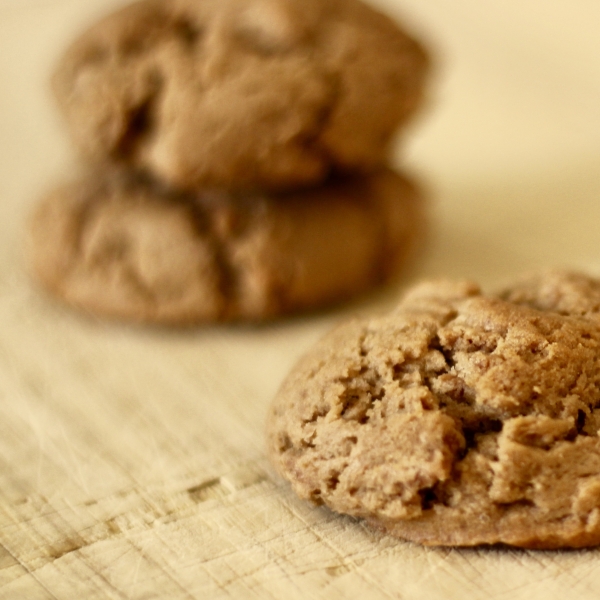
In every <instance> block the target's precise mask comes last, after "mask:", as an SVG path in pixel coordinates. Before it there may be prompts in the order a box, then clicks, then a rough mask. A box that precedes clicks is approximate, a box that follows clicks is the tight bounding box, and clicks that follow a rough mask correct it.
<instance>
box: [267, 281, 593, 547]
mask: <svg viewBox="0 0 600 600" xmlns="http://www.w3.org/2000/svg"><path fill="white" fill-rule="evenodd" d="M599 308H600V281H598V280H593V279H590V278H587V277H585V276H583V275H577V274H570V273H558V272H553V273H544V274H542V275H540V276H538V277H534V278H531V279H529V280H525V281H522V282H519V283H518V284H516V285H515V286H514V287H513V288H511V289H509V290H507V291H505V292H504V293H502V294H500V295H498V296H485V295H483V294H482V293H481V292H480V291H479V289H478V288H477V287H476V286H475V285H472V284H469V283H455V284H453V283H448V282H447V283H434V284H424V285H421V286H420V287H417V288H415V289H414V290H413V291H412V292H410V293H409V294H408V295H407V296H406V298H405V299H404V300H403V301H402V303H401V304H400V305H399V306H398V307H397V308H396V310H394V311H393V312H392V313H390V314H389V315H387V316H384V317H380V318H374V319H371V320H364V321H353V322H350V323H348V324H346V325H343V326H341V327H339V328H338V329H336V330H335V331H333V332H332V333H331V334H330V335H329V336H328V337H326V338H325V339H323V340H322V341H321V342H320V343H319V344H318V346H317V347H316V348H315V349H314V350H313V351H312V352H311V353H310V354H308V355H307V356H306V357H305V358H304V359H303V360H302V361H301V362H300V364H299V365H298V366H297V367H296V368H295V369H294V371H293V372H292V373H291V374H290V375H289V377H288V378H287V380H286V382H285V383H284V385H283V387H282V389H281V391H280V392H279V395H278V397H277V399H276V401H275V404H274V407H273V410H272V414H271V417H270V423H269V436H270V446H271V453H272V457H273V460H274V462H275V464H276V465H277V467H278V469H279V471H280V472H281V473H282V475H283V476H284V477H286V478H287V479H289V480H290V481H291V483H292V486H293V488H294V490H295V491H296V492H297V493H298V494H299V495H300V496H301V497H303V498H308V499H311V500H313V501H315V502H318V503H324V504H326V505H327V506H329V507H331V508H332V509H334V510H336V511H339V512H342V513H347V514H350V515H354V516H357V517H363V518H365V519H367V520H368V521H369V522H370V523H371V524H373V525H375V526H377V527H379V528H381V529H384V530H386V531H388V532H389V533H392V534H394V535H396V536H399V537H402V538H406V539H409V540H413V541H416V542H420V543H423V544H429V545H440V544H443V545H466V546H470V545H476V544H495V543H506V544H513V545H516V546H524V547H530V548H556V547H563V546H565V547H568V546H572V547H578V546H586V545H593V544H598V543H600V437H599V436H598V430H599V429H600V316H599Z"/></svg>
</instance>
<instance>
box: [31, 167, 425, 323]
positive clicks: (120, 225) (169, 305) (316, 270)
mask: <svg viewBox="0 0 600 600" xmlns="http://www.w3.org/2000/svg"><path fill="white" fill-rule="evenodd" d="M422 218H423V206H422V201H421V199H420V197H419V194H418V192H417V191H416V189H415V187H414V186H413V185H412V184H411V183H409V182H408V181H407V180H405V179H404V178H403V177H401V176H399V175H397V174H395V173H394V172H393V171H390V170H387V169H386V170H382V171H380V172H378V173H377V174H375V175H372V176H369V177H357V176H355V177H347V178H343V179H336V180H334V181H330V182H329V183H327V184H326V185H324V186H322V187H319V188H316V189H314V190H311V191H303V192H293V193H286V194H279V195H268V194H264V193H262V194H259V193H253V194H250V193H239V194H233V193H228V192H217V191H205V192H202V193H196V194H193V195H192V194H189V195H184V194H174V193H169V192H166V191H164V190H161V189H158V188H157V187H156V185H153V184H151V183H148V182H142V181H140V180H132V179H122V178H112V179H110V178H104V179H99V178H94V177H90V178H88V179H86V180H82V181H80V182H78V183H75V184H72V185H67V186H63V187H62V188H59V189H57V190H55V191H54V192H53V193H52V194H50V195H49V197H48V198H47V199H46V200H45V201H44V202H42V203H41V205H40V206H39V207H38V209H37V211H36V213H35V215H34V218H33V221H32V227H31V234H30V252H29V255H30V262H31V264H32V270H33V272H34V274H35V277H36V278H37V279H38V281H40V282H41V283H42V284H43V285H44V286H45V287H46V288H47V289H49V290H50V291H51V292H53V293H54V294H55V295H57V296H59V297H61V298H62V299H63V300H65V301H66V302H68V303H69V304H72V305H73V306H76V307H78V308H80V309H83V310H86V311H89V312H90V313H92V314H98V315H106V316H109V317H115V318H121V319H126V320H130V321H146V322H157V323H173V324H187V323H196V322H203V321H220V320H232V319H247V320H261V319H268V318H273V317H276V316H280V315H287V314H291V313H295V312H298V311H302V310H307V309H315V308H319V307H322V306H326V305H329V304H332V303H335V302H339V301H341V300H343V299H347V298H349V297H351V296H353V295H354V294H357V293H359V292H362V291H365V290H367V289H369V288H371V287H373V286H375V285H377V284H380V283H382V282H384V281H386V280H388V279H389V278H390V277H392V276H393V275H395V274H396V273H397V272H398V271H399V269H400V267H401V266H402V264H403V262H404V260H405V258H406V255H407V252H408V250H409V249H410V248H411V247H412V245H413V244H414V242H415V241H417V239H418V237H419V236H420V234H421V233H422V227H421V226H422Z"/></svg>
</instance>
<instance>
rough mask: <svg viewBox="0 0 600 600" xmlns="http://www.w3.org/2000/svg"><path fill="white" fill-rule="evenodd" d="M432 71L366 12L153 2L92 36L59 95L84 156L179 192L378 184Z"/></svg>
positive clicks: (314, 1) (59, 75) (332, 5)
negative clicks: (352, 175)
mask: <svg viewBox="0 0 600 600" xmlns="http://www.w3.org/2000/svg"><path fill="white" fill-rule="evenodd" d="M426 70H427V58H426V55H425V53H424V51H423V49H422V48H421V47H420V45H418V44H417V43H416V42H415V41H413V40H412V39H411V38H409V37H408V36H407V35H406V34H405V33H403V32H402V31H400V30H399V29H398V27H397V26H396V25H395V24H394V23H393V22H392V21H391V20H390V19H388V18H387V17H385V16H383V15H382V14H379V13H377V12H375V11H374V10H373V9H371V8H369V7H367V6H366V5H364V4H362V3H361V2H360V1H358V0H142V1H141V2H137V3H135V4H133V5H131V6H129V7H127V8H125V9H123V10H120V11H118V12H117V13H115V14H113V15H112V16H109V17H108V18H106V19H105V20H103V21H101V22H100V23H99V24H97V25H96V26H94V27H92V28H91V29H90V30H89V31H87V32H86V33H85V34H84V35H83V36H82V37H81V38H80V39H79V40H78V41H77V42H76V43H75V44H74V45H73V46H72V47H71V48H70V50H69V51H68V52H67V54H66V56H65V57H64V58H63V60H62V62H61V64H60V65H59V68H58V69H57V72H56V74H55V77H54V89H55V92H56V95H57V97H58V99H59V102H60V105H61V106H62V108H63V111H64V113H65V115H66V117H67V122H68V124H69V126H70V130H71V133H72V135H73V138H74V139H75V141H76V143H77V145H78V146H79V148H80V149H81V150H82V151H83V153H84V154H86V155H87V156H88V157H90V158H92V159H94V160H100V161H102V160H106V159H109V160H111V161H113V162H116V163H120V164H122V165H125V166H128V167H134V168H136V169H138V170H144V171H147V172H150V173H152V175H153V176H154V177H156V178H159V179H162V180H163V181H166V182H168V183H169V184H170V185H172V186H174V187H177V188H186V189H197V188H198V187H202V186H205V185H216V186H219V187H223V186H225V187H230V188H233V187H235V188H238V189H239V188H249V187H257V188H261V189H265V188H269V189H273V188H277V189H281V188H292V187H296V186H298V185H301V184H315V183H317V182H320V181H322V180H324V179H325V177H326V175H327V173H328V172H329V171H330V170H331V169H337V170H353V169H360V170H368V169H371V168H372V167H373V166H374V165H377V164H379V163H381V162H382V160H383V159H384V157H385V155H386V153H387V149H388V145H389V142H390V139H391V138H392V136H393V135H394V133H395V130H396V128H397V127H398V126H399V125H401V124H402V123H404V122H405V121H406V120H407V119H408V118H409V116H411V115H412V113H413V112H414V110H415V109H416V108H417V106H418V105H419V104H420V99H421V95H422V87H423V80H424V76H425V72H426Z"/></svg>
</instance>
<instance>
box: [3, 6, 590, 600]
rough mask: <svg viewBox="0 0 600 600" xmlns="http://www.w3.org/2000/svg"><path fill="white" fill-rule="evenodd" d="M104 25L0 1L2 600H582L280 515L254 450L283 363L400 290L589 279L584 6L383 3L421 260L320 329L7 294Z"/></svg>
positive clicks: (489, 560) (567, 591) (443, 556)
mask: <svg viewBox="0 0 600 600" xmlns="http://www.w3.org/2000/svg"><path fill="white" fill-rule="evenodd" d="M119 4H122V2H118V1H108V0H86V2H82V1H81V0H0V198H1V201H0V598H2V599H8V600H13V599H19V598H25V599H27V600H42V599H43V600H46V599H55V600H56V599H59V600H63V599H65V600H66V599H82V598H85V599H86V600H95V599H104V598H114V599H119V600H120V599H130V598H131V599H133V598H135V599H151V598H168V599H173V600H175V599H179V598H182V599H183V598H186V599H192V598H195V599H205V598H276V599H279V598H283V599H295V598H298V599H300V598H302V599H306V598H327V599H332V600H333V599H336V598H375V599H378V598H402V599H415V600H416V599H423V600H435V599H438V598H439V599H440V600H441V599H444V600H447V599H449V600H453V599H457V600H458V599H463V598H469V599H471V598H472V599H474V600H478V599H481V600H484V599H485V600H487V599H491V600H501V599H511V600H513V599H527V600H535V599H538V598H539V599H544V600H564V598H569V599H573V598H580V599H590V600H591V599H596V598H598V597H599V595H600V560H599V559H600V551H598V550H582V551H572V552H528V551H517V550H511V549H500V548H495V549H471V550H458V549H424V548H421V547H418V546H415V545H413V544H409V543H405V542H402V541H399V540H395V539H392V538H389V537H382V536H380V535H379V534H376V533H374V532H372V531H370V530H369V529H368V528H366V527H365V526H363V524H361V523H360V522H358V521H355V520H353V519H349V518H343V517H339V516H336V515H334V514H332V513H331V512H329V511H327V510H325V509H323V508H315V507H313V506H311V505H308V504H306V503H304V502H302V501H300V500H298V499H297V498H295V497H294V495H293V494H292V493H291V492H290V490H289V489H288V487H287V486H286V485H285V484H284V483H283V482H281V481H280V480H279V479H278V478H277V477H276V476H275V474H274V473H273V471H272V470H271V468H270V466H269V464H268V461H267V460H266V457H265V451H264V432H263V429H264V419H265V415H266V412H267V408H268V405H269V403H270V401H271V399H272V397H273V395H274V393H275V392H276V390H277V387H278V385H279V384H280V382H281V380H282V378H283V377H284V376H285V374H286V372H287V370H288V369H289V368H290V367H291V365H292V364H293V363H294V361H295V360H296V359H297V358H298V357H299V356H300V354H302V353H303V352H304V351H306V349H308V348H309V347H310V345H311V344H312V343H313V342H314V341H315V340H316V339H317V338H318V337H319V336H320V335H322V334H323V333H324V332H325V331H326V330H327V329H328V328H330V327H331V326H332V325H333V324H334V323H335V322H337V321H339V320H340V319H342V318H345V317H346V316H347V315H348V314H350V313H353V312H357V311H358V312H365V311H373V310H379V309H381V308H384V307H386V306H389V305H390V304H391V303H393V301H394V298H395V297H396V295H397V294H398V293H399V292H400V291H401V289H402V288H403V287H405V286H406V285H408V284H409V283H410V282H412V281H414V280H416V279H418V278H423V277H432V276H440V275H447V276H451V277H470V278H474V279H476V280H479V281H480V282H482V283H483V284H484V285H485V286H494V285H497V284H500V283H502V282H503V281H504V280H506V279H507V278H510V277H512V276H513V275H515V274H517V273H520V272H522V271H525V270H529V269H534V268H538V267H542V266H548V265H556V264H559V265H570V266H575V267H579V268H584V269H587V270H589V271H591V272H593V273H596V274H600V260H599V250H600V228H599V226H598V224H599V223H600V108H599V107H600V37H599V36H598V35H597V24H598V23H600V4H599V3H598V2H596V0H577V1H576V2H573V1H572V0H547V1H546V2H543V3H542V2H539V1H537V0H506V1H504V2H496V3H489V2H481V1H480V0H453V1H452V2H448V1H447V0H427V2H421V1H419V0H380V1H379V2H378V4H379V5H380V6H382V7H383V8H384V9H385V10H387V11H388V12H390V13H391V14H395V15H404V16H405V17H406V18H407V19H408V20H409V21H410V22H411V23H412V24H413V26H414V27H415V28H417V30H419V31H421V32H422V33H423V34H425V35H427V36H428V38H429V39H430V40H431V43H432V45H433V46H434V47H435V50H436V56H437V61H436V63H437V65H438V66H437V70H436V74H435V85H434V86H433V93H432V100H431V102H430V105H429V108H428V111H427V112H426V114H424V116H423V118H422V119H421V121H420V122H419V123H418V125H416V126H415V127H414V128H413V129H412V130H411V132H410V135H409V136H407V138H406V139H405V140H404V143H403V145H402V150H401V151H400V150H399V152H398V155H397V162H398V164H401V162H402V163H403V164H407V165H410V168H411V169H412V170H413V171H415V172H417V173H420V175H421V176H422V177H423V178H424V179H425V180H426V181H427V182H428V185H429V188H430V194H431V198H432V207H431V208H432V222H433V228H432V234H431V238H430V242H429V248H428V250H427V252H426V254H425V255H424V256H423V257H422V258H421V260H420V262H419V263H418V264H417V265H416V266H415V268H414V269H413V271H412V272H411V273H410V274H409V275H407V277H406V278H405V280H404V281H403V282H401V283H400V284H399V285H398V286H397V287H396V289H392V290H388V291H387V292H385V293H382V294H378V295H375V296H372V297H370V298H369V299H367V300H363V301H361V302H359V303H355V304H353V305H351V306H348V307H345V308H341V309H339V310H337V311H333V312H329V313H327V314H322V315H313V316H306V317H303V318H299V319H295V320H291V321H287V322H279V323H275V324H271V325H268V326H264V327H206V328H198V329H195V330H190V331H185V332H181V331H168V330H161V329H145V328H134V327H125V326H121V325H116V324H107V323H103V322H99V321H96V320H94V319H92V318H87V317H85V316H81V315H77V314H74V313H72V312H70V311H69V310H67V309H65V308H64V307H62V306H60V305H58V304H56V303H54V302H52V301H51V300H49V299H48V298H47V297H46V296H44V295H43V294H41V293H40V292H39V291H38V290H37V289H35V288H34V287H33V286H32V285H31V284H30V282H29V280H28V278H27V276H26V274H25V272H24V264H23V259H22V251H21V240H22V229H23V226H24V222H25V218H26V215H27V214H28V212H29V211H30V210H31V208H32V206H33V205H34V203H35V202H36V200H37V197H38V195H39V194H40V193H41V192H42V191H43V190H44V189H45V188H46V187H47V186H48V185H50V184H51V183H52V182H54V181H56V180H57V179H60V177H61V176H63V175H68V174H70V173H71V172H72V170H73V168H74V167H73V165H74V157H73V155H72V150H71V149H70V147H69V144H68V141H67V140H66V138H65V134H64V132H63V130H62V127H61V124H60V121H59V119H58V118H57V116H56V113H55V110H54V107H53V105H52V101H51V99H50V97H49V94H48V93H47V91H46V84H47V78H48V73H49V71H50V69H51V66H52V64H53V63H54V61H55V60H56V57H57V56H58V54H59V53H60V51H61V50H62V49H64V47H65V46H66V45H67V44H68V42H69V40H70V39H71V38H72V37H73V36H74V35H75V33H76V32H77V31H78V30H79V29H80V28H81V27H82V26H83V25H84V24H85V23H87V22H89V21H90V20H91V19H93V18H95V17H97V16H98V15H100V14H102V13H103V12H106V11H107V10H109V9H110V7H111V6H117V5H119ZM399 148H400V146H399Z"/></svg>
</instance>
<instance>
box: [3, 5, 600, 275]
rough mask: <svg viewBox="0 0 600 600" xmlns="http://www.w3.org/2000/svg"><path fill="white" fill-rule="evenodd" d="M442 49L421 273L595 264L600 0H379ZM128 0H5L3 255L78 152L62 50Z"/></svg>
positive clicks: (425, 130) (420, 135)
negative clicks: (427, 241)
mask: <svg viewBox="0 0 600 600" xmlns="http://www.w3.org/2000/svg"><path fill="white" fill-rule="evenodd" d="M372 2H373V3H374V4H375V5H376V6H378V7H379V8H381V9H382V10H384V11H386V12H387V13H388V14H391V15H392V16H394V17H397V18H398V19H401V20H403V21H404V22H406V23H407V24H408V25H409V26H410V27H412V29H413V31H415V32H416V33H417V34H419V35H421V36H422V37H423V38H424V39H425V40H426V41H427V42H428V45H429V46H430V47H431V49H432V51H433V54H434V59H435V70H434V73H433V77H432V82H431V92H430V99H429V102H428V106H427V108H426V110H424V111H423V112H422V114H421V117H420V119H418V120H417V122H416V123H415V124H414V125H413V126H412V127H411V128H410V130H409V132H408V133H407V134H405V135H404V139H403V140H402V147H401V149H399V151H398V153H397V160H396V162H397V164H403V165H407V166H408V167H410V168H411V169H412V170H413V171H414V172H417V173H418V174H420V175H421V176H422V177H423V179H424V180H425V181H426V182H427V184H428V185H429V187H430V192H431V196H432V199H433V205H432V206H433V217H434V222H435V224H436V228H435V234H434V237H433V240H432V244H431V246H430V252H429V253H428V257H427V259H426V261H425V262H424V263H422V264H421V266H420V268H419V274H420V275H423V276H429V275H439V274H443V273H446V274H449V275H452V276H455V275H467V276H470V277H475V278H477V279H479V280H482V281H483V283H494V282H495V281H496V280H498V279H499V278H500V279H501V278H503V277H507V276H508V277H509V276H511V275H512V274H513V273H514V272H515V271H522V270H527V269H529V268H537V267H539V266H543V265H546V264H557V263H560V264H569V265H575V266H580V267H583V268H591V269H597V268H598V266H600V263H599V262H598V261H597V259H596V246H597V240H596V237H597V236H596V225H595V224H596V222H597V220H598V219H597V218H598V217H599V216H600V208H598V205H599V203H598V201H597V198H598V197H599V192H600V175H598V173H600V169H599V168H598V167H599V164H598V163H599V160H600V158H599V157H600V108H599V107H600V38H599V36H598V35H597V23H599V22H600V4H598V3H597V2H595V1H594V0H576V1H575V2H572V1H569V0H547V1H546V2H544V3H540V2H538V1H537V0H525V1H518V0H506V1H505V2H502V3H480V2H476V1H475V0H454V1H453V2H448V1H447V0H428V2H420V1H418V0H372ZM125 3H126V2H124V0H87V1H86V2H81V1H79V0H0V16H1V18H0V76H1V78H2V79H1V81H2V85H1V87H0V140H1V144H0V193H1V194H2V198H3V202H2V203H1V205H0V210H1V211H2V213H1V215H2V224H1V225H0V226H1V227H2V228H3V229H4V228H6V230H5V231H2V240H3V241H2V242H1V243H2V244H3V251H4V252H9V253H11V255H12V256H13V257H14V258H17V255H16V254H15V252H16V245H17V244H16V242H17V240H18V239H19V238H18V235H19V234H18V233H16V228H15V225H18V224H19V223H20V222H21V217H22V216H23V212H22V211H23V210H25V209H26V207H27V206H30V205H31V204H32V203H33V202H34V201H35V198H36V195H37V194H39V192H40V191H41V190H42V189H44V187H45V186H46V185H47V184H48V182H49V181H53V180H56V179H57V178H60V177H61V173H63V172H64V170H65V169H68V167H69V165H70V164H72V161H73V157H72V154H71V149H70V147H69V145H68V143H67V140H66V135H65V132H64V130H63V129H62V128H61V124H60V122H59V119H58V117H57V115H56V112H55V110H54V106H53V103H52V100H51V98H50V96H49V94H48V91H47V85H46V84H47V79H48V74H49V72H50V70H51V68H52V66H53V64H54V63H55V61H56V59H57V57H58V55H59V54H60V52H61V51H62V50H63V49H64V48H65V47H66V45H67V44H68V43H69V41H70V40H71V39H72V38H73V37H74V35H75V34H76V33H77V32H78V31H79V30H80V29H81V28H82V27H83V26H85V25H87V24H89V23H91V22H92V21H93V20H94V19H96V18H97V17H99V16H100V15H103V14H106V13H107V12H109V11H110V10H111V9H113V8H114V7H116V6H119V5H122V4H125Z"/></svg>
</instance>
